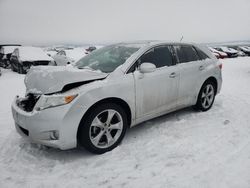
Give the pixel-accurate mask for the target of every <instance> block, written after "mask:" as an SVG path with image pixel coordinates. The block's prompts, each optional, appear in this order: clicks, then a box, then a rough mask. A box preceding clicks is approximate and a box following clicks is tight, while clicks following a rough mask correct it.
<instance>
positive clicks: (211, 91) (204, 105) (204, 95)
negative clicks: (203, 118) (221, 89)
mask: <svg viewBox="0 0 250 188" xmlns="http://www.w3.org/2000/svg"><path fill="white" fill-rule="evenodd" d="M215 95H216V88H215V84H214V82H212V81H206V82H205V83H204V84H203V85H202V87H201V89H200V92H199V95H198V99H197V102H196V105H195V106H194V109H195V110H201V111H207V110H209V109H210V108H211V107H212V106H213V103H214V99H215Z"/></svg>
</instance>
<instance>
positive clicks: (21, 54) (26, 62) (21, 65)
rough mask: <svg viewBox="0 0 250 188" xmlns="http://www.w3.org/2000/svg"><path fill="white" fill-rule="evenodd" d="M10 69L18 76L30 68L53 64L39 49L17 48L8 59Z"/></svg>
mask: <svg viewBox="0 0 250 188" xmlns="http://www.w3.org/2000/svg"><path fill="white" fill-rule="evenodd" d="M10 64H11V69H12V70H13V71H16V72H18V73H20V74H25V73H27V71H28V70H29V69H30V67H31V66H38V65H49V64H52V65H53V64H54V60H53V59H52V58H51V57H49V56H48V55H47V54H46V53H45V52H44V51H43V50H42V49H41V48H38V47H28V46H20V47H17V48H16V49H15V50H14V52H13V53H12V55H11V57H10Z"/></svg>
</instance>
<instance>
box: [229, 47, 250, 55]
mask: <svg viewBox="0 0 250 188" xmlns="http://www.w3.org/2000/svg"><path fill="white" fill-rule="evenodd" d="M230 48H232V49H235V50H237V51H238V56H246V55H247V54H246V53H245V52H244V51H243V50H242V49H241V48H240V47H239V46H230Z"/></svg>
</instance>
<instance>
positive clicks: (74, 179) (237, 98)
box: [0, 57, 250, 188]
mask: <svg viewBox="0 0 250 188" xmlns="http://www.w3.org/2000/svg"><path fill="white" fill-rule="evenodd" d="M222 62H223V81H224V82H223V88H222V91H221V93H220V94H219V95H218V96H217V98H216V101H215V104H214V106H213V108H212V109H211V110H210V111H208V112H203V113H201V112H194V111H193V110H192V109H189V108H188V109H184V110H181V111H178V112H176V113H172V114H170V115H166V116H163V117H160V118H157V119H154V120H151V121H148V122H146V123H143V124H141V125H140V126H137V127H135V128H132V129H131V130H129V131H128V133H127V136H126V137H125V139H124V141H123V143H122V144H121V145H120V146H119V147H118V148H116V149H114V150H113V151H111V152H109V153H106V154H103V155H92V154H89V153H88V152H86V151H80V150H77V149H74V150H69V151H60V150H57V149H52V148H46V147H42V146H38V145H35V144H30V143H29V142H27V141H26V140H24V139H23V138H21V137H20V136H19V135H18V134H17V133H16V132H15V130H14V124H13V120H12V117H11V111H10V105H11V102H12V100H13V98H14V96H15V95H16V94H23V93H24V84H23V78H24V76H23V75H18V74H17V73H13V72H11V71H8V70H3V75H2V77H0V89H1V92H0V99H1V102H0V128H1V131H0V187H4V188H6V187H87V188H91V187H115V188H116V187H137V188H140V187H142V188H147V187H150V188H151V187H164V188H165V187H168V188H169V187H192V188H194V187H199V188H200V187H213V188H214V187H220V188H221V187H225V188H228V187H234V188H244V187H246V188H247V187H250V58H249V57H242V58H235V59H226V60H222Z"/></svg>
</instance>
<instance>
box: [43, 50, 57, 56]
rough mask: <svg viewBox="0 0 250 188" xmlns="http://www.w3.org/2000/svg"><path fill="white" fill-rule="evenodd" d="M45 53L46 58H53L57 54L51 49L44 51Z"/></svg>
mask: <svg viewBox="0 0 250 188" xmlns="http://www.w3.org/2000/svg"><path fill="white" fill-rule="evenodd" d="M45 52H46V54H47V55H48V56H50V57H53V56H54V55H56V54H57V53H58V51H56V50H53V49H49V50H46V49H45Z"/></svg>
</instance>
